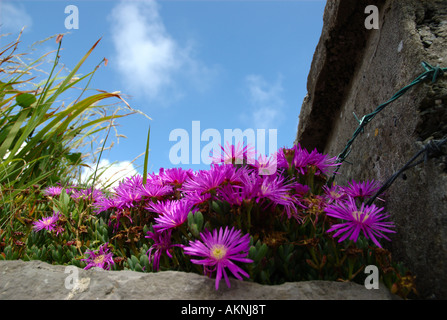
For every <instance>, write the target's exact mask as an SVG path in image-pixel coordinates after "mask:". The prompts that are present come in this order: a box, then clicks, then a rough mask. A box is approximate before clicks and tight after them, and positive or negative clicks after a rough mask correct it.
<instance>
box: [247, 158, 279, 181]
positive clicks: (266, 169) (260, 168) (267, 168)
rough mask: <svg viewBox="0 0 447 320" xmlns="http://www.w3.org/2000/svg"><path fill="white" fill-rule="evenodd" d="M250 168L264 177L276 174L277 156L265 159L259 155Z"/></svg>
mask: <svg viewBox="0 0 447 320" xmlns="http://www.w3.org/2000/svg"><path fill="white" fill-rule="evenodd" d="M251 166H252V167H253V168H254V169H255V170H256V171H257V173H258V174H259V175H261V176H264V175H267V176H270V175H273V174H276V170H277V168H278V163H277V155H276V154H273V155H271V156H270V157H267V156H265V155H262V154H261V155H260V156H259V157H258V159H257V160H256V161H255V163H254V164H253V165H251Z"/></svg>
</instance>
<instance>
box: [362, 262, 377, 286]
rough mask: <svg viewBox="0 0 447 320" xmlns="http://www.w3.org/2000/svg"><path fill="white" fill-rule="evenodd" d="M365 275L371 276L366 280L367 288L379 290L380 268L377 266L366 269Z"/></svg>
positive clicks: (369, 266)
mask: <svg viewBox="0 0 447 320" xmlns="http://www.w3.org/2000/svg"><path fill="white" fill-rule="evenodd" d="M365 273H367V274H369V276H367V277H366V279H365V288H366V289H368V290H371V289H379V268H377V266H375V265H368V266H366V267H365Z"/></svg>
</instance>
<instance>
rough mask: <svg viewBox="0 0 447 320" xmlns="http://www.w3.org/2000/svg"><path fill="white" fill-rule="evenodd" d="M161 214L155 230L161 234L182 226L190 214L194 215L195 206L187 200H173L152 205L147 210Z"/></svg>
mask: <svg viewBox="0 0 447 320" xmlns="http://www.w3.org/2000/svg"><path fill="white" fill-rule="evenodd" d="M146 209H148V210H150V211H153V212H156V213H158V214H159V216H158V217H156V218H155V219H154V220H155V222H156V224H154V226H153V227H154V230H156V231H158V232H161V231H163V230H169V229H173V228H176V227H179V226H181V225H182V224H183V223H184V222H185V221H186V220H187V219H188V214H189V213H190V212H192V213H194V212H195V211H197V209H195V208H194V209H193V205H192V204H191V203H190V202H188V201H185V200H171V201H165V202H160V201H159V202H157V203H151V204H149V206H148V207H147V208H146Z"/></svg>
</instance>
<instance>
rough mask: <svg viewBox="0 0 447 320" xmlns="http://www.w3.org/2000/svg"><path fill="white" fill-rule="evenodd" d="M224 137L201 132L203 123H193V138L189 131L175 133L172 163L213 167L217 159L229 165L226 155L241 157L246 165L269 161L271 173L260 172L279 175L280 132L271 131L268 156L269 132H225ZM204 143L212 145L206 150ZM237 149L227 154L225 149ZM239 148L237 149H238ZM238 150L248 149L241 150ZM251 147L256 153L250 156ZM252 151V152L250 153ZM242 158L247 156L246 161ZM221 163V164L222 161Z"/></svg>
mask: <svg viewBox="0 0 447 320" xmlns="http://www.w3.org/2000/svg"><path fill="white" fill-rule="evenodd" d="M223 131H224V132H223V140H222V135H221V133H220V131H219V130H217V129H213V128H208V129H205V130H203V132H202V131H201V128H200V121H192V124H191V134H190V133H189V132H188V131H187V130H185V129H180V128H178V129H174V130H172V131H171V132H170V134H169V141H174V142H176V143H175V144H174V145H173V146H171V149H170V150H169V161H170V162H171V163H172V164H174V165H178V164H201V163H203V164H211V163H213V159H214V160H215V159H216V158H217V159H219V157H221V159H222V160H223V161H222V162H225V161H224V159H225V156H230V155H228V154H227V155H225V154H222V152H224V153H227V152H230V153H231V152H233V153H235V152H236V153H238V154H237V155H234V154H233V156H236V161H237V162H236V164H241V163H243V161H245V162H246V163H249V164H255V163H256V161H258V163H259V161H261V160H260V159H264V160H266V159H268V161H269V164H268V166H269V169H268V172H266V171H262V172H261V171H260V172H259V173H260V174H272V173H273V172H275V171H276V151H277V130H276V129H269V130H268V152H269V155H268V156H267V153H266V140H267V139H266V129H256V130H254V129H251V128H248V129H245V130H244V131H242V130H241V129H224V130H223ZM202 142H208V143H207V144H206V145H204V146H203V147H202ZM226 145H229V146H233V148H234V149H232V150H227V149H225V146H226ZM235 146H236V147H235ZM237 146H245V147H244V148H245V149H244V148H241V149H240V150H237ZM250 147H252V148H255V151H253V152H250V149H249V148H250ZM247 150H248V151H247ZM242 155H244V156H247V155H248V156H247V157H246V158H245V159H243V158H242ZM218 162H219V161H218Z"/></svg>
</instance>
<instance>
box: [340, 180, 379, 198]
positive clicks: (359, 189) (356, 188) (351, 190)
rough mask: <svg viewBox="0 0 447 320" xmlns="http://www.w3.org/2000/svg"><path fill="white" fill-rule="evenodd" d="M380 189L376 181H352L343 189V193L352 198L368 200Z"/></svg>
mask: <svg viewBox="0 0 447 320" xmlns="http://www.w3.org/2000/svg"><path fill="white" fill-rule="evenodd" d="M379 189H380V184H379V182H378V181H374V180H371V181H364V182H356V181H352V182H350V183H349V185H348V186H347V187H345V188H344V191H345V193H346V194H347V195H348V196H351V197H353V198H362V199H365V198H369V197H372V196H373V195H374V194H375V193H376V192H377V191H378V190H379Z"/></svg>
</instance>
